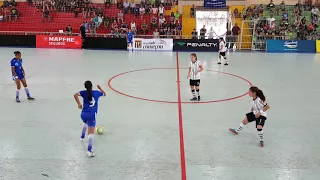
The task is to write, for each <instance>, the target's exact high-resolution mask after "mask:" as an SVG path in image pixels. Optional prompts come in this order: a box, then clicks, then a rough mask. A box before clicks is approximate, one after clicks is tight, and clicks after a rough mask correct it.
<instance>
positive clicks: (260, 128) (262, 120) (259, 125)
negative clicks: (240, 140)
mask: <svg viewBox="0 0 320 180" xmlns="http://www.w3.org/2000/svg"><path fill="white" fill-rule="evenodd" d="M265 121H266V118H265V117H263V116H260V117H259V118H257V119H256V127H257V131H258V135H259V140H260V146H261V147H263V146H264V141H263V136H264V134H263V126H264V123H265Z"/></svg>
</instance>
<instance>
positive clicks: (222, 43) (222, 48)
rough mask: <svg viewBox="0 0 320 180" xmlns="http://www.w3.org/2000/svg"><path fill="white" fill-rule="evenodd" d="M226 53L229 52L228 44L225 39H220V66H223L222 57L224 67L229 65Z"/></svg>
mask: <svg viewBox="0 0 320 180" xmlns="http://www.w3.org/2000/svg"><path fill="white" fill-rule="evenodd" d="M226 51H227V46H226V42H225V41H224V39H223V38H220V39H219V62H218V64H221V56H222V57H223V59H224V65H228V61H227V57H226Z"/></svg>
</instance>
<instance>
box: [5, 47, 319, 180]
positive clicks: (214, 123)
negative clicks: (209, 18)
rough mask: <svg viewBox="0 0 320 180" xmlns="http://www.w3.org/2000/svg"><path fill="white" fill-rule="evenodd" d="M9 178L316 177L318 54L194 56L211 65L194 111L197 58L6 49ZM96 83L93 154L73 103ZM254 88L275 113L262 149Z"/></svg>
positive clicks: (252, 179) (266, 179) (240, 179)
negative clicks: (221, 61) (18, 65)
mask: <svg viewBox="0 0 320 180" xmlns="http://www.w3.org/2000/svg"><path fill="white" fill-rule="evenodd" d="M15 50H19V51H21V53H22V58H23V66H24V69H25V70H26V78H27V82H28V87H29V90H30V93H31V94H32V95H33V96H34V97H35V98H36V100H35V101H32V102H30V101H27V99H26V96H25V93H24V91H23V89H22V91H21V92H20V94H21V95H20V100H21V103H20V104H17V103H16V102H15V90H16V87H15V84H14V82H13V81H12V76H11V72H10V60H11V59H12V58H13V57H14V54H13V52H14V51H15ZM0 53H1V61H0V71H1V76H0V99H1V100H0V109H1V115H0V132H1V136H0V179H1V180H42V179H50V180H51V179H54V180H87V179H88V180H91V179H98V180H179V179H182V180H186V179H187V180H319V176H320V155H319V152H320V141H319V139H318V138H319V129H320V119H319V117H320V110H319V102H320V96H319V94H320V83H319V78H320V55H318V54H317V55H315V54H294V53H293V54H285V53H274V54H266V53H259V52H230V53H228V54H227V57H228V61H229V66H223V65H222V66H221V65H220V66H218V65H217V61H218V54H217V53H207V52H204V53H197V56H198V60H200V61H201V62H202V64H203V66H204V69H205V71H203V72H202V74H201V85H200V90H201V92H200V93H201V101H200V102H195V103H191V102H190V101H189V99H190V98H191V97H192V95H191V92H190V87H189V80H188V79H187V68H188V64H189V61H190V58H189V56H190V54H191V52H179V53H175V52H124V51H97V50H96V51H91V50H84V51H82V50H58V49H13V48H1V49H0ZM86 80H91V81H92V82H93V83H94V86H96V84H100V85H101V86H102V87H103V88H104V89H105V90H106V91H107V96H106V97H104V98H101V99H100V101H99V112H98V116H97V125H103V126H104V128H105V133H104V134H103V135H95V141H94V146H93V150H94V152H95V153H96V157H94V158H88V157H87V156H86V154H85V153H86V148H87V141H85V142H80V135H81V127H82V121H81V119H80V110H79V109H78V108H77V104H76V102H75V101H74V98H73V95H74V93H76V92H79V91H80V90H83V89H84V86H83V84H84V82H85V81H86ZM251 85H255V86H258V87H259V88H260V89H262V90H263V91H264V93H265V95H266V99H267V102H268V104H269V105H270V106H271V109H270V110H269V111H268V120H267V121H266V124H265V127H264V133H265V134H264V135H265V136H264V142H265V147H264V148H261V147H259V144H258V143H259V137H258V134H257V130H256V129H255V123H251V124H249V125H248V126H247V127H246V128H245V129H243V130H242V131H241V133H240V134H239V135H233V134H231V133H230V132H229V131H228V129H229V128H236V127H237V126H238V125H239V123H240V122H241V121H242V120H243V118H244V117H245V114H246V113H248V112H249V111H250V108H251V104H250V103H251V100H252V99H251V98H250V97H249V96H248V95H247V92H248V89H249V87H250V86H251Z"/></svg>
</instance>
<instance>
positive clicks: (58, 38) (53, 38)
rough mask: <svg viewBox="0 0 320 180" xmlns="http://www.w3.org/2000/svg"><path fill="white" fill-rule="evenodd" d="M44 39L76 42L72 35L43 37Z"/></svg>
mask: <svg viewBox="0 0 320 180" xmlns="http://www.w3.org/2000/svg"><path fill="white" fill-rule="evenodd" d="M43 40H44V41H50V42H76V40H75V38H73V37H55V36H53V37H44V38H43Z"/></svg>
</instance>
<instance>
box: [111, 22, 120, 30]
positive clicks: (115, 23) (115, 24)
mask: <svg viewBox="0 0 320 180" xmlns="http://www.w3.org/2000/svg"><path fill="white" fill-rule="evenodd" d="M111 28H112V30H113V31H115V32H116V31H118V29H119V27H118V23H117V20H114V21H113V23H112V25H111Z"/></svg>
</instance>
